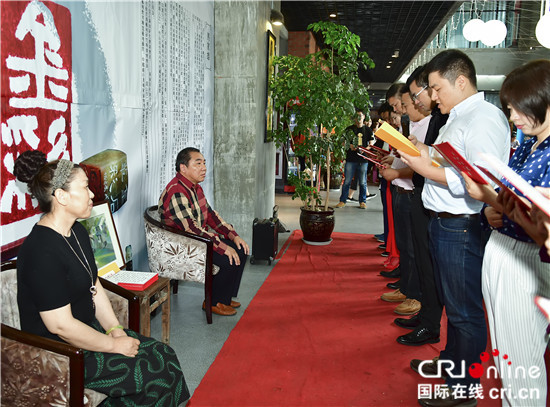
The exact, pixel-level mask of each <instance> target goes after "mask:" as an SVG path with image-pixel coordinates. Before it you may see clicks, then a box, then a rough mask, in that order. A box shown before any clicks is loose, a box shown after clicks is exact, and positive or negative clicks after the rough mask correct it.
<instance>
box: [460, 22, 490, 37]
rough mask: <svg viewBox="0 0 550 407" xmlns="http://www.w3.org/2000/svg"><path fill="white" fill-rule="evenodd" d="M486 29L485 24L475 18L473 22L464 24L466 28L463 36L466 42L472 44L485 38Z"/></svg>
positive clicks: (463, 30)
mask: <svg viewBox="0 0 550 407" xmlns="http://www.w3.org/2000/svg"><path fill="white" fill-rule="evenodd" d="M484 28H485V22H484V21H482V20H480V19H478V18H474V19H473V20H470V21H468V22H467V23H466V24H464V28H463V29H462V35H463V36H464V38H466V40H468V41H470V42H476V41H479V40H480V39H481V37H482V36H483V32H484Z"/></svg>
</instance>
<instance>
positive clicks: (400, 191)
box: [395, 185, 413, 194]
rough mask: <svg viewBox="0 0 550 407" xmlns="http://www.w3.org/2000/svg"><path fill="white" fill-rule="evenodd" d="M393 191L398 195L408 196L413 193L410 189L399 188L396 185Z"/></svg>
mask: <svg viewBox="0 0 550 407" xmlns="http://www.w3.org/2000/svg"><path fill="white" fill-rule="evenodd" d="M395 190H396V191H397V193H398V194H410V193H411V192H412V191H413V190H412V189H405V188H401V187H398V186H397V185H396V186H395Z"/></svg>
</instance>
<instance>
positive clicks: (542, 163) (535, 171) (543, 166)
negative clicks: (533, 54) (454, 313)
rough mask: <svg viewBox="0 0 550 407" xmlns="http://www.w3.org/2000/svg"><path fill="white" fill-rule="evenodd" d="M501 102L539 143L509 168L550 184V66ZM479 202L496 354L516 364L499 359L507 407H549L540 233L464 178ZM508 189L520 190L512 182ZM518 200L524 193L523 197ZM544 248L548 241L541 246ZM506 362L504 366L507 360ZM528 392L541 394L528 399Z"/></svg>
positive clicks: (548, 282) (549, 288)
mask: <svg viewBox="0 0 550 407" xmlns="http://www.w3.org/2000/svg"><path fill="white" fill-rule="evenodd" d="M500 100H501V103H502V107H503V110H504V112H505V113H506V114H507V116H508V117H509V118H510V120H512V121H513V122H514V124H515V125H516V127H517V128H518V129H522V130H523V132H524V133H525V134H527V135H530V136H532V137H531V138H530V139H529V140H525V141H524V142H523V143H522V144H521V145H520V146H519V147H518V149H517V150H516V152H515V153H514V155H513V156H512V158H511V159H510V162H509V163H508V166H509V167H510V168H512V169H513V170H514V171H515V172H516V173H518V174H519V175H520V176H521V177H522V178H524V179H525V180H526V181H528V182H529V184H531V185H533V186H539V187H540V186H543V187H547V186H548V185H549V183H550V137H549V136H550V60H536V61H531V62H528V63H527V64H525V65H523V66H521V67H519V68H516V69H515V70H513V71H512V72H511V73H510V74H509V75H508V76H507V77H506V79H505V80H504V82H503V84H502V88H501V91H500ZM463 176H464V179H465V181H466V188H467V189H468V193H469V194H470V196H471V197H473V198H475V199H478V200H481V201H483V202H485V203H487V204H488V206H486V207H485V208H484V210H483V215H484V217H485V219H486V220H487V222H488V223H489V224H490V225H491V226H492V227H493V231H492V232H491V236H490V238H489V242H488V243H487V246H486V248H485V255H484V257H483V268H482V287H483V299H484V301H485V308H486V310H487V320H488V321H489V330H490V334H491V344H492V346H493V348H494V349H498V350H499V351H501V352H503V353H506V354H508V355H509V357H510V359H509V360H510V361H512V364H511V368H510V369H511V370H510V369H506V365H504V362H502V359H500V357H495V365H496V367H497V369H498V370H499V373H500V377H501V380H502V388H503V389H506V392H505V393H504V398H503V399H502V405H503V406H506V405H509V406H512V405H513V406H532V405H544V404H545V402H546V392H547V384H546V367H545V363H544V353H545V351H546V348H547V344H548V337H547V336H546V328H547V325H548V322H547V320H546V318H545V316H544V315H543V314H542V313H540V312H539V310H538V309H537V307H536V305H535V297H537V296H538V297H541V298H546V299H548V298H550V265H549V264H548V263H546V262H542V261H541V260H540V258H539V247H538V246H537V242H536V240H533V238H531V237H530V235H532V236H533V237H536V233H532V232H531V230H530V229H531V227H530V226H529V225H528V224H526V223H524V225H523V226H524V227H522V225H520V224H519V223H518V222H517V218H516V217H514V216H511V211H510V210H509V209H510V208H508V209H507V207H509V204H508V203H507V201H505V200H503V193H502V192H501V193H500V196H499V195H498V193H497V192H496V191H495V190H494V189H493V188H492V187H491V186H490V185H488V184H485V185H481V184H477V183H475V182H473V181H472V179H470V178H469V177H468V176H466V175H465V174H463ZM503 183H504V184H506V185H507V186H508V187H511V188H513V185H511V184H510V183H509V182H508V181H506V180H505V179H503ZM516 192H517V193H518V195H520V196H521V192H520V191H518V190H516ZM538 243H539V245H542V241H539V242H538ZM499 359H500V360H499ZM516 367H518V368H525V369H526V370H527V369H531V368H533V367H538V368H539V371H540V374H534V375H532V374H529V375H527V377H526V376H523V375H521V374H520V375H519V377H517V376H516V375H517V374H514V373H513V372H514V369H516ZM523 389H530V390H529V391H534V390H535V389H536V390H538V393H537V394H536V396H535V395H534V394H533V393H530V397H529V399H525V398H522V392H523V391H524V390H523Z"/></svg>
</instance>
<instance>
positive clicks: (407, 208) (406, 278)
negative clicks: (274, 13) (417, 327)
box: [380, 85, 439, 343]
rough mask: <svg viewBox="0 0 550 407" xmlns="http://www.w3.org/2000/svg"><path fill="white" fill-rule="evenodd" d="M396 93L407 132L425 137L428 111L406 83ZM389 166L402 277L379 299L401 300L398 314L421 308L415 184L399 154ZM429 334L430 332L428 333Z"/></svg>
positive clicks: (432, 339) (387, 173)
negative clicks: (417, 104)
mask: <svg viewBox="0 0 550 407" xmlns="http://www.w3.org/2000/svg"><path fill="white" fill-rule="evenodd" d="M399 93H400V94H401V95H402V96H401V99H400V100H401V101H402V104H403V109H404V112H405V113H406V114H407V115H408V116H409V118H410V132H411V134H413V135H414V136H415V137H416V138H417V139H418V140H420V141H424V138H425V137H426V132H427V130H428V124H429V123H430V117H431V116H429V113H427V112H425V111H420V110H418V109H416V107H415V105H414V103H413V101H412V99H411V96H410V94H409V87H408V86H406V85H403V86H402V88H401V89H400V91H399ZM392 158H393V161H392V164H391V168H387V169H384V170H381V171H380V174H381V175H382V176H383V177H384V179H386V180H387V181H388V182H389V181H391V183H392V186H393V188H392V202H393V218H394V225H395V241H396V244H397V248H398V249H399V256H400V259H399V260H400V261H399V268H400V269H401V280H400V281H399V287H398V288H397V289H396V290H395V291H394V292H391V293H386V294H383V295H382V297H381V298H382V300H384V301H388V302H398V301H403V302H402V303H401V304H399V305H398V306H397V307H396V308H395V310H394V312H395V313H396V314H398V315H413V314H416V313H417V312H418V311H420V307H421V291H420V279H419V276H418V270H417V268H416V263H415V261H414V248H413V233H412V221H411V199H412V192H413V189H414V185H413V182H412V176H413V173H414V172H413V170H411V169H410V168H409V167H407V165H406V164H404V163H403V161H401V160H400V159H399V158H397V157H392ZM428 336H429V335H428ZM423 340H424V343H437V342H439V335H431V336H429V337H426V338H423Z"/></svg>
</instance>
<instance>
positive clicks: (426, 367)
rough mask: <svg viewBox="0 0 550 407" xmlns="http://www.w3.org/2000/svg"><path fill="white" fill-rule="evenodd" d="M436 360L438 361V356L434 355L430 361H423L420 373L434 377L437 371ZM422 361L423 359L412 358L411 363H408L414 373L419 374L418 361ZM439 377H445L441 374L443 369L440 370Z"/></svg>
mask: <svg viewBox="0 0 550 407" xmlns="http://www.w3.org/2000/svg"><path fill="white" fill-rule="evenodd" d="M438 361H439V356H436V357H435V358H433V360H432V361H431V362H427V363H424V364H423V365H422V373H423V374H424V375H428V376H434V377H436V376H437V373H438V372H437V363H438ZM422 362H424V360H423V359H413V360H411V363H410V366H411V369H412V370H414V371H415V372H416V373H418V374H420V371H419V369H420V363H422ZM420 375H421V374H420ZM421 376H422V375H421ZM441 378H442V379H446V378H447V376H445V375H444V374H443V371H442V372H441Z"/></svg>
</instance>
